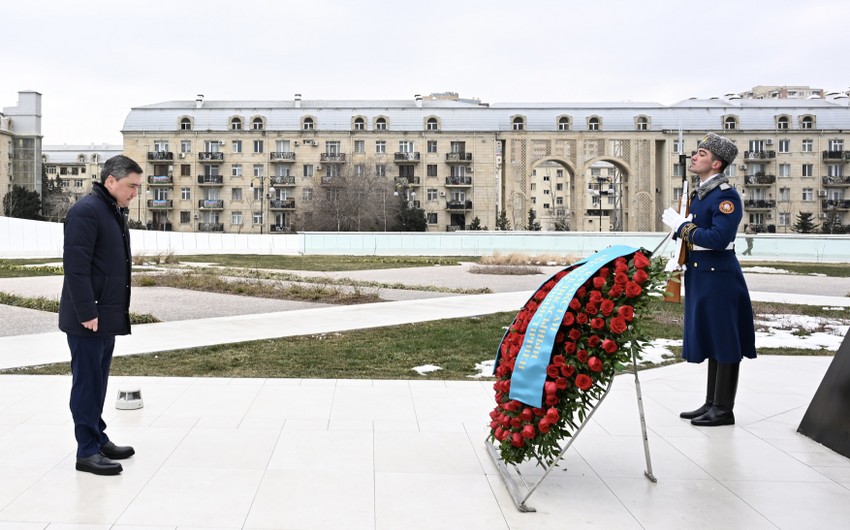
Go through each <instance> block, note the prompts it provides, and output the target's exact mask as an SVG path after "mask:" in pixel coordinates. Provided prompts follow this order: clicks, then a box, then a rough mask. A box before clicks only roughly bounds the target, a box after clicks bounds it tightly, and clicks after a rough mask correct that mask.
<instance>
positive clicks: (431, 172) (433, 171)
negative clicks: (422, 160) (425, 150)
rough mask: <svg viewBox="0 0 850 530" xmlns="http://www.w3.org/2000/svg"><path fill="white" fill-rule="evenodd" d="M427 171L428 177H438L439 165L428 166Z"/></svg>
mask: <svg viewBox="0 0 850 530" xmlns="http://www.w3.org/2000/svg"><path fill="white" fill-rule="evenodd" d="M426 171H427V173H426V175H427V176H429V177H436V176H437V164H428V167H427V168H426Z"/></svg>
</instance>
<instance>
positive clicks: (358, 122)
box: [354, 118, 366, 131]
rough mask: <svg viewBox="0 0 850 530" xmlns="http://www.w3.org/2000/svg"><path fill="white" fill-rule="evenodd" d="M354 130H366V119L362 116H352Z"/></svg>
mask: <svg viewBox="0 0 850 530" xmlns="http://www.w3.org/2000/svg"><path fill="white" fill-rule="evenodd" d="M354 130H355V131H365V130H366V121H365V120H364V119H363V118H354Z"/></svg>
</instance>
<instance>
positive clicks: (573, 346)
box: [564, 342, 576, 355]
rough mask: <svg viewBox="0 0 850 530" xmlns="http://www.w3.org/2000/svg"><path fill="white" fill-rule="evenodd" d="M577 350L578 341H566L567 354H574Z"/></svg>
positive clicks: (565, 349)
mask: <svg viewBox="0 0 850 530" xmlns="http://www.w3.org/2000/svg"><path fill="white" fill-rule="evenodd" d="M575 352H576V343H575V342H565V343H564V353H566V354H567V355H572V354H574V353H575Z"/></svg>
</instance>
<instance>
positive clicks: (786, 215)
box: [779, 212, 791, 226]
mask: <svg viewBox="0 0 850 530" xmlns="http://www.w3.org/2000/svg"><path fill="white" fill-rule="evenodd" d="M779 226H791V213H790V212H780V213H779Z"/></svg>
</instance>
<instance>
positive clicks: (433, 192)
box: [425, 188, 437, 202]
mask: <svg viewBox="0 0 850 530" xmlns="http://www.w3.org/2000/svg"><path fill="white" fill-rule="evenodd" d="M425 193H426V195H425V199H426V200H428V201H432V202H433V201H436V200H437V188H428V189H427V190H425Z"/></svg>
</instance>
